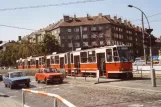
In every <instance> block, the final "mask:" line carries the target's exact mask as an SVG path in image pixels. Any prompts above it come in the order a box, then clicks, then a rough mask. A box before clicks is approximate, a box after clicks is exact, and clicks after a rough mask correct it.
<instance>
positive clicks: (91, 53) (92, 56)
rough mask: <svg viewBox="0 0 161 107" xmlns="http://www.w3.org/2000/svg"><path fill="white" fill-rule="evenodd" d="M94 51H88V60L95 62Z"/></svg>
mask: <svg viewBox="0 0 161 107" xmlns="http://www.w3.org/2000/svg"><path fill="white" fill-rule="evenodd" d="M95 55H96V54H95V51H90V52H88V62H96V56H95Z"/></svg>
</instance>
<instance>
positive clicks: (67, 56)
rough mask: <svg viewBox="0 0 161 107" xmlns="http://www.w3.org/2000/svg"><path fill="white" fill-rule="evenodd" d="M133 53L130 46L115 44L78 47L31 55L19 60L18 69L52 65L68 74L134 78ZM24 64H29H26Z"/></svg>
mask: <svg viewBox="0 0 161 107" xmlns="http://www.w3.org/2000/svg"><path fill="white" fill-rule="evenodd" d="M131 58H132V54H131V49H130V47H129V46H126V45H114V46H105V47H99V48H91V49H81V48H79V49H76V50H75V51H72V52H67V53H59V54H57V53H56V52H54V53H53V54H52V55H47V56H46V57H44V56H39V57H29V58H27V61H28V63H22V62H23V61H25V60H26V59H20V60H18V61H17V62H18V65H19V66H18V69H26V67H28V69H37V68H43V67H51V68H57V69H65V70H66V73H67V74H68V75H75V74H77V75H79V76H85V75H95V76H96V74H97V72H99V75H100V76H105V77H107V78H111V77H121V78H123V77H128V78H132V61H131ZM24 64H27V65H25V67H23V66H24Z"/></svg>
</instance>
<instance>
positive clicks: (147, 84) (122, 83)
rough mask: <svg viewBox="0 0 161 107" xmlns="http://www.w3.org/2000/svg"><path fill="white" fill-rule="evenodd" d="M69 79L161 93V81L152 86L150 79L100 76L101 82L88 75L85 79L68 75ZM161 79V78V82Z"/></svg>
mask: <svg viewBox="0 0 161 107" xmlns="http://www.w3.org/2000/svg"><path fill="white" fill-rule="evenodd" d="M67 79H73V80H75V81H81V82H83V81H84V82H88V83H92V84H96V85H98V86H105V87H106V86H108V87H116V88H126V89H132V90H142V91H151V92H159V93H161V83H160V84H159V85H158V84H157V87H152V85H151V81H150V80H146V79H145V80H144V79H142V80H121V79H108V78H99V83H98V79H97V78H92V77H87V78H86V81H85V77H76V79H75V77H71V76H67ZM160 81H161V79H160V80H159V82H160Z"/></svg>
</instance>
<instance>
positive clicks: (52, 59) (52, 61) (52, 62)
mask: <svg viewBox="0 0 161 107" xmlns="http://www.w3.org/2000/svg"><path fill="white" fill-rule="evenodd" d="M51 64H54V57H53V56H51Z"/></svg>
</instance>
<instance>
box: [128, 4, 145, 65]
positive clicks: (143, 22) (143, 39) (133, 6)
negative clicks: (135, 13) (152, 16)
mask: <svg viewBox="0 0 161 107" xmlns="http://www.w3.org/2000/svg"><path fill="white" fill-rule="evenodd" d="M128 7H130V8H132V7H134V6H133V5H128ZM134 8H136V9H138V10H140V11H141V19H142V20H141V22H142V36H143V50H144V60H145V61H146V62H147V60H146V50H145V44H144V43H145V41H144V37H145V36H144V18H143V17H144V16H143V14H144V12H143V11H142V10H141V9H139V8H137V7H134Z"/></svg>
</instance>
